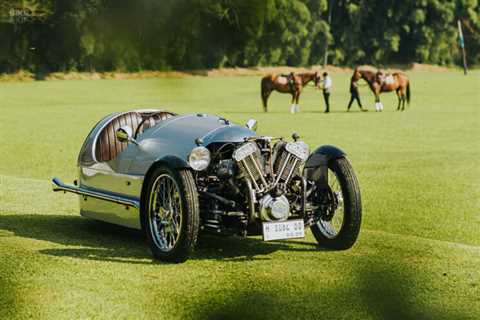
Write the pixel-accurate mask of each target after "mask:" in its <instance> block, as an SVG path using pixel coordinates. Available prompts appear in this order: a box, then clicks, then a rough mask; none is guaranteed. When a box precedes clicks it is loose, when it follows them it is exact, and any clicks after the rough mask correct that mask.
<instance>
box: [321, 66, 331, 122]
mask: <svg viewBox="0 0 480 320" xmlns="http://www.w3.org/2000/svg"><path fill="white" fill-rule="evenodd" d="M322 76H323V79H322V90H323V100H325V113H329V112H330V92H331V90H332V78H330V76H329V75H328V73H327V72H324V73H323V74H322Z"/></svg>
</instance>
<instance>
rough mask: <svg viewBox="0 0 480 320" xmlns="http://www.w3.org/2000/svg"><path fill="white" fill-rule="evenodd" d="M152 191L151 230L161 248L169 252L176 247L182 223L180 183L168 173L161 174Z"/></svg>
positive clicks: (153, 237)
mask: <svg viewBox="0 0 480 320" xmlns="http://www.w3.org/2000/svg"><path fill="white" fill-rule="evenodd" d="M151 190H152V191H151V193H150V199H151V200H150V206H149V217H150V232H151V235H152V239H153V241H154V242H155V244H156V245H157V247H159V249H160V250H162V251H165V252H168V251H170V250H172V249H173V248H174V247H175V244H176V242H177V241H178V237H179V235H180V230H181V225H182V212H181V206H180V196H179V189H178V185H177V183H176V182H175V180H174V179H173V178H172V177H171V176H170V175H168V174H163V175H160V176H159V177H158V178H157V179H156V180H155V182H154V185H153V187H152V189H151Z"/></svg>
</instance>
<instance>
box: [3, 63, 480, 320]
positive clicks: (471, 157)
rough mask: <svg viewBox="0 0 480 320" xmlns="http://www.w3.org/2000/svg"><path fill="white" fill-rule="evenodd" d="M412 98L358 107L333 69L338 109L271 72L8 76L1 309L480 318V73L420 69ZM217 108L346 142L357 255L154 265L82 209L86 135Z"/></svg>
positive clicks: (11, 313)
mask: <svg viewBox="0 0 480 320" xmlns="http://www.w3.org/2000/svg"><path fill="white" fill-rule="evenodd" d="M410 76H411V79H412V80H411V81H412V104H411V106H410V108H409V109H408V110H407V111H406V112H396V111H394V107H395V105H396V98H395V97H394V95H393V94H389V95H385V96H383V98H382V101H383V103H384V105H385V111H384V112H383V113H376V112H374V108H373V97H372V95H371V94H370V93H369V92H367V90H366V88H364V87H362V88H361V95H362V98H363V102H364V104H366V105H368V106H369V108H370V112H366V113H361V112H359V111H358V108H357V107H356V106H354V107H353V108H352V110H353V111H351V112H349V113H346V112H345V109H346V103H347V102H348V98H349V96H348V77H349V75H348V74H337V75H334V76H333V80H334V92H333V94H332V113H330V114H327V115H326V114H323V113H322V111H323V105H322V101H321V98H322V97H321V94H320V92H318V91H314V90H313V89H312V88H307V89H306V90H305V92H304V94H303V96H302V97H301V103H300V104H301V107H302V112H301V113H300V114H296V115H290V114H289V113H288V110H289V105H290V103H289V98H288V97H287V96H285V95H280V94H275V93H274V94H273V95H272V98H271V101H270V104H271V112H269V113H268V114H265V113H263V112H262V111H261V106H260V96H259V78H257V77H225V78H222V77H187V78H171V79H151V80H98V81H58V82H55V81H50V82H32V83H2V84H1V85H0V111H1V112H0V129H1V130H0V132H1V134H2V135H3V137H2V139H1V142H0V155H1V158H0V319H85V318H95V319H119V318H129V319H142V318H154V317H155V318H157V319H169V318H179V319H180V318H182V319H183V318H191V319H197V318H210V319H233V318H238V319H257V318H258V319H280V318H282V319H296V318H299V319H302V318H306V319H479V318H480V111H479V110H480V109H479V107H480V72H473V73H471V74H469V75H468V76H467V77H465V76H463V75H462V74H461V73H460V72H440V73H427V72H424V73H422V72H417V73H411V74H410ZM145 106H146V107H165V108H167V109H169V110H172V111H175V112H178V113H184V112H208V113H214V114H219V115H222V116H225V117H227V118H229V119H231V120H233V121H236V122H240V123H243V122H244V121H246V120H247V119H248V118H251V117H253V118H256V119H257V120H258V121H259V132H260V133H263V134H268V135H283V136H286V137H289V136H290V135H291V133H292V132H293V131H297V132H298V133H299V134H300V135H301V136H302V138H303V139H304V140H305V141H306V142H308V143H309V144H310V145H311V146H315V145H320V144H334V145H337V146H339V147H341V148H343V149H344V150H346V151H347V153H348V155H349V158H350V159H351V161H352V163H353V166H354V168H355V170H356V172H357V174H358V178H359V181H360V186H361V189H362V197H363V199H362V200H363V209H364V220H363V225H362V230H361V233H360V238H359V241H358V242H357V244H356V245H355V246H354V247H353V248H352V249H351V250H348V251H343V252H334V251H324V250H320V249H318V248H317V247H316V246H315V245H314V241H313V238H312V236H311V234H310V233H308V236H307V238H306V239H305V240H301V241H290V242H273V243H263V242H261V241H260V240H259V239H258V238H248V239H239V238H220V239H218V238H211V237H206V238H204V239H203V240H202V241H201V243H200V245H199V248H198V249H197V251H196V253H195V254H194V256H193V258H192V259H190V260H189V261H187V262H186V263H184V264H181V265H169V264H162V263H156V262H154V261H152V259H151V257H150V253H149V251H148V249H147V247H146V245H145V244H144V243H143V240H142V237H141V235H140V234H138V233H136V232H132V231H129V230H127V229H123V228H120V227H114V226H110V225H107V224H103V223H99V222H95V221H90V220H87V219H84V218H81V217H80V216H79V215H78V204H77V201H78V200H77V198H76V197H75V196H73V195H63V194H54V193H52V192H51V188H50V183H49V179H50V178H51V177H52V176H54V175H55V176H59V177H61V178H62V179H64V181H72V180H73V179H74V178H75V174H76V167H75V166H76V157H77V154H78V151H79V149H80V146H81V144H82V142H83V139H84V137H85V136H86V134H87V133H88V131H89V130H90V129H91V127H92V126H93V125H94V124H95V123H96V121H98V120H99V118H101V117H103V116H104V115H105V114H107V113H109V112H113V111H119V110H127V109H130V108H133V107H145Z"/></svg>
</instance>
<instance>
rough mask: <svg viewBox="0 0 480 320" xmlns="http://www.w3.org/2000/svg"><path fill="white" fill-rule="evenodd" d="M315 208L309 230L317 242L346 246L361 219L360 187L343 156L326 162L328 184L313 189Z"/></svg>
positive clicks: (356, 235)
mask: <svg viewBox="0 0 480 320" xmlns="http://www.w3.org/2000/svg"><path fill="white" fill-rule="evenodd" d="M312 200H313V202H314V205H315V207H317V208H318V209H317V210H316V212H315V217H316V222H315V224H313V225H312V226H311V230H312V233H313V235H314V236H315V239H316V240H317V242H318V243H319V244H320V245H321V246H324V247H327V248H331V249H338V250H344V249H348V248H350V247H351V246H353V244H354V243H355V241H356V240H357V237H358V233H359V232H360V224H361V220H362V203H361V198H360V188H359V186H358V181H357V178H356V176H355V173H354V171H353V168H352V166H351V164H350V162H349V161H348V160H347V159H346V158H339V159H336V160H332V161H330V162H329V164H328V187H327V188H326V189H320V188H318V189H317V190H316V191H315V192H314V193H313V199H312Z"/></svg>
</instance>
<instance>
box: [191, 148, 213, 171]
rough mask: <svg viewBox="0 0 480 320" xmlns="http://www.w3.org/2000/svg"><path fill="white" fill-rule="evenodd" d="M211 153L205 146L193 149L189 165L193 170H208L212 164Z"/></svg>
mask: <svg viewBox="0 0 480 320" xmlns="http://www.w3.org/2000/svg"><path fill="white" fill-rule="evenodd" d="M210 160H211V157H210V151H208V149H207V148H205V147H203V146H199V147H196V148H193V150H192V152H190V155H189V156H188V164H189V165H190V167H192V169H193V170H196V171H202V170H205V169H207V167H208V165H209V164H210Z"/></svg>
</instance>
